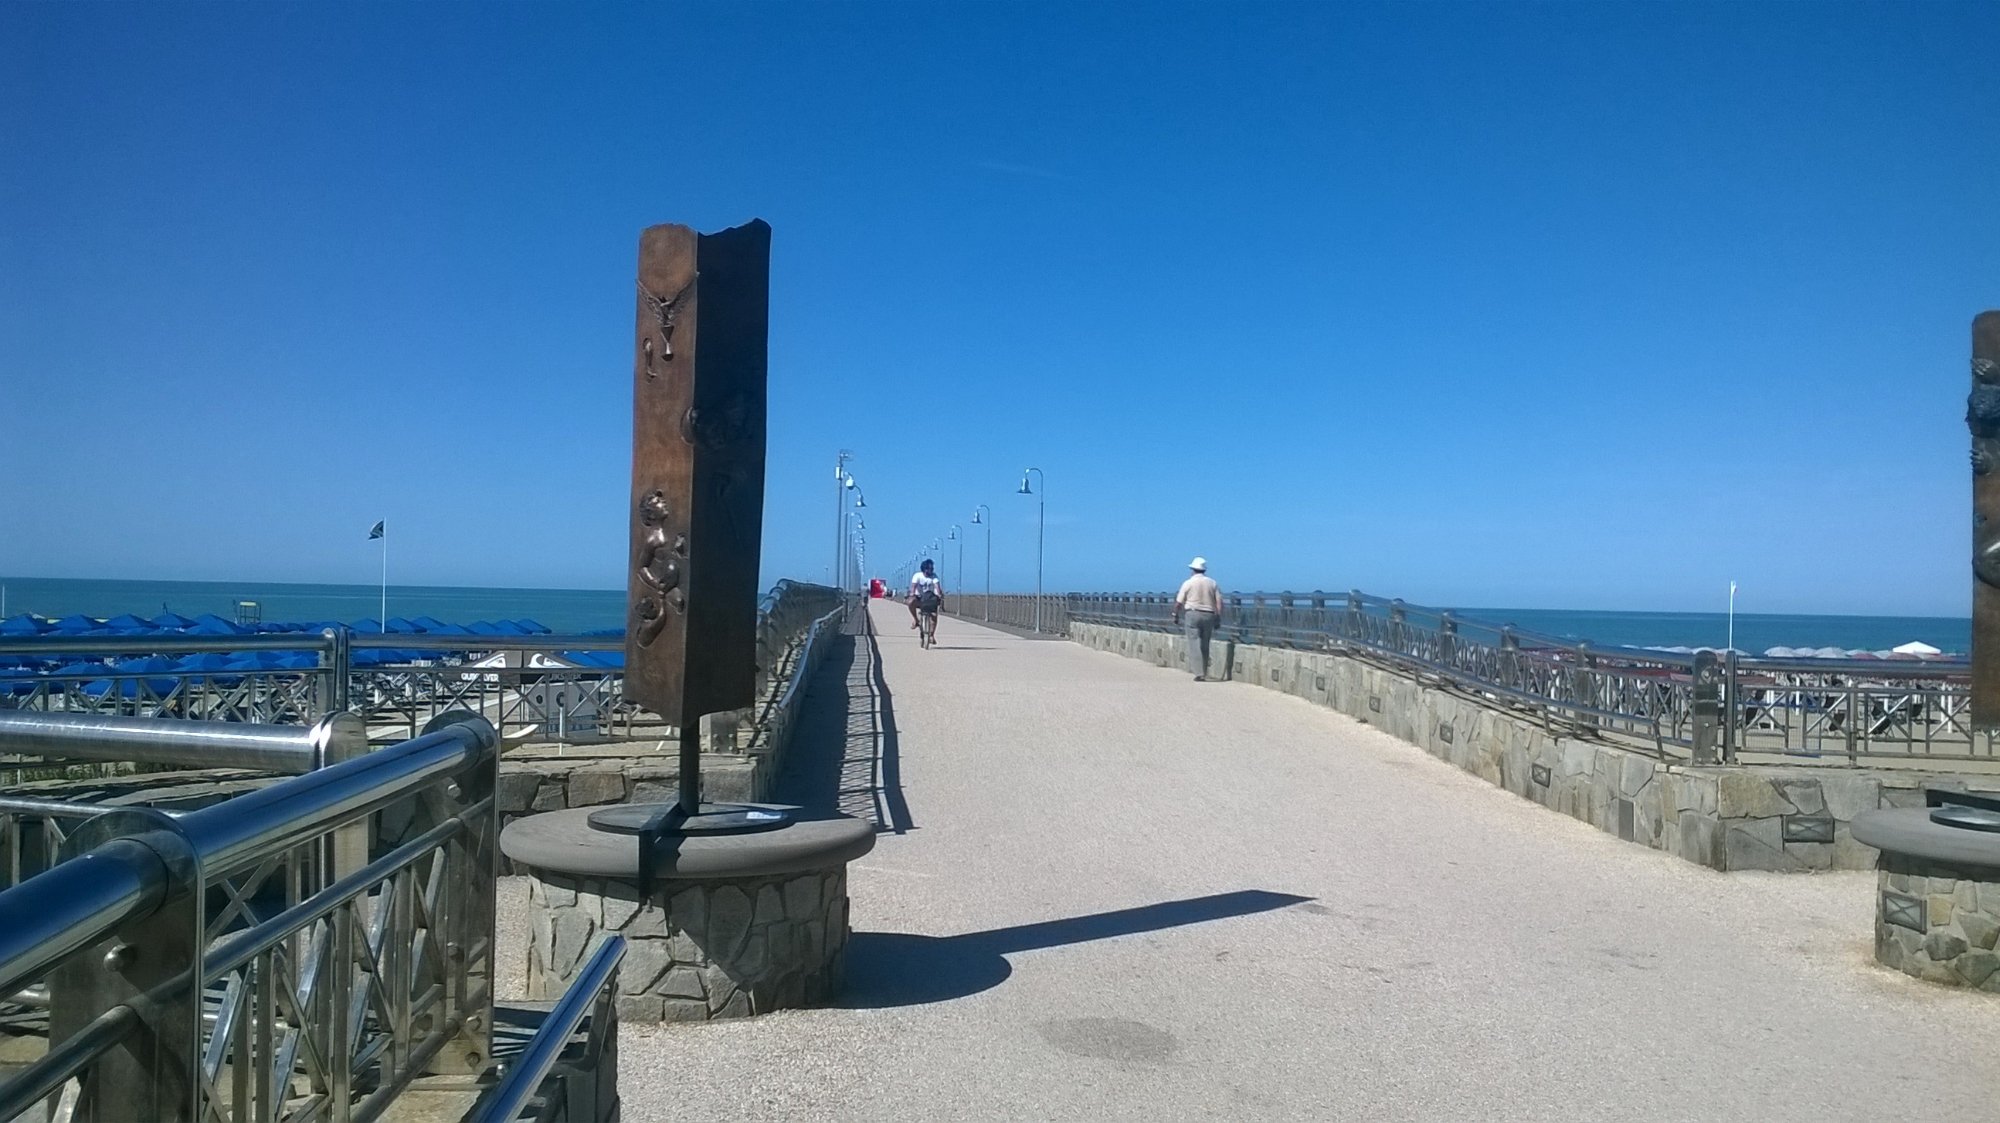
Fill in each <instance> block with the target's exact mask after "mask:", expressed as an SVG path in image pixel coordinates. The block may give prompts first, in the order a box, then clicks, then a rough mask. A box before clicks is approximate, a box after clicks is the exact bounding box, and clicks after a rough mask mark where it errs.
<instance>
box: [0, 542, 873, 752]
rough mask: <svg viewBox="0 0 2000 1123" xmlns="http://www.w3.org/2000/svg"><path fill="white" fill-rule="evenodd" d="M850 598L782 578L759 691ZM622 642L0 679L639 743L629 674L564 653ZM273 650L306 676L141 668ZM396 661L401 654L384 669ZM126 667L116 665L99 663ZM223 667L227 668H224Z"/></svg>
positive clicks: (249, 640) (108, 699)
mask: <svg viewBox="0 0 2000 1123" xmlns="http://www.w3.org/2000/svg"><path fill="white" fill-rule="evenodd" d="M839 601H840V593H839V591H838V590H835V589H831V588H827V587H825V586H820V585H812V584H807V583H804V582H796V581H789V580H788V581H780V582H778V583H777V585H775V586H773V587H772V589H771V591H770V592H768V593H767V594H765V595H764V597H763V598H762V599H761V600H760V602H759V604H758V610H757V616H758V653H759V656H758V665H759V668H760V671H759V684H758V687H759V689H758V693H759V695H760V696H761V695H763V694H764V693H765V692H766V689H765V688H766V685H767V683H766V680H767V678H768V676H769V674H770V673H772V670H773V668H776V667H777V666H778V665H779V664H780V663H782V661H783V660H784V658H785V655H786V653H787V651H788V650H789V648H790V647H791V646H793V645H795V644H797V643H798V642H800V641H801V640H802V639H803V637H804V634H805V632H806V630H807V629H808V628H809V627H810V626H811V624H812V621H813V620H815V619H817V618H819V617H820V616H823V615H825V613H826V611H827V610H828V608H830V607H831V606H833V605H835V604H838V603H839ZM624 650H625V640H624V637H623V636H619V635H610V636H605V635H546V636H475V635H456V634H453V635H445V634H424V633H404V632H389V633H380V632H354V631H350V630H348V629H345V628H333V629H327V630H325V631H323V632H319V633H316V634H309V633H278V634H265V635H243V636H144V635H136V636H119V637H84V636H56V635H45V636H26V637H0V657H12V658H15V659H28V660H33V661H36V662H39V663H42V664H51V663H55V662H57V661H58V660H59V659H62V658H63V657H72V656H73V657H76V658H78V659H82V660H85V661H84V662H81V663H76V664H67V665H63V666H54V667H51V666H46V665H45V666H43V667H41V668H40V669H36V670H32V671H29V670H23V669H16V668H8V669H5V670H0V712H4V711H7V710H19V711H30V712H43V713H65V714H97V715H103V716H116V717H138V718H155V717H172V718H186V719H193V720H198V721H228V722H243V723H254V724H263V725H301V724H310V723H311V722H312V721H314V720H315V719H316V718H318V717H320V716H322V715H325V714H328V713H333V712H339V711H346V712H350V713H353V714H355V715H357V716H359V717H360V718H361V720H362V721H363V722H364V723H365V724H366V725H367V726H368V728H369V731H370V737H371V739H372V740H373V741H374V742H375V743H376V744H389V743H393V742H395V741H398V740H404V739H407V738H409V737H414V736H416V735H417V731H418V730H419V729H421V728H422V727H423V725H424V724H425V723H426V722H428V721H429V720H430V719H431V718H433V717H435V716H436V715H437V714H439V713H444V712H447V711H450V710H459V709H463V710H470V711H472V712H474V713H478V714H481V715H483V716H484V717H486V719H487V720H488V721H491V722H492V723H493V724H494V725H495V726H497V727H499V728H501V729H502V730H504V731H506V732H507V733H508V734H509V736H510V737H513V736H515V735H518V734H521V733H524V732H527V731H530V730H532V731H534V733H535V734H536V737H537V739H541V740H561V741H577V740H585V741H587V740H600V739H606V738H608V737H611V736H618V735H623V736H626V737H630V736H635V735H639V734H638V731H637V730H636V729H635V725H636V724H637V723H639V722H641V721H644V720H648V719H646V718H645V716H644V714H643V712H642V711H640V710H638V709H637V708H636V707H633V706H630V705H628V704H627V703H626V702H625V698H624V683H625V675H624V671H623V669H622V668H621V667H618V666H576V665H571V664H573V663H576V662H579V661H578V660H573V659H565V658H563V656H564V655H575V654H583V655H586V656H588V655H592V654H598V653H611V652H616V653H621V654H622V653H623V651H624ZM224 653H228V654H231V655H243V654H261V655H263V656H265V657H267V658H269V659H271V660H273V661H288V662H292V663H299V664H303V665H299V666H264V667H251V666H243V665H238V666H234V667H228V666H220V665H218V666H214V667H208V668H204V669H186V668H167V667H159V668H154V669H145V668H143V667H140V668H137V669H134V668H135V661H136V660H139V659H140V658H141V657H146V656H168V655H193V656H204V655H206V656H218V655H221V654H224ZM384 653H389V658H388V659H386V660H385V659H384V658H383V657H382V656H383V654H384ZM107 658H115V659H116V663H115V664H114V663H106V662H101V661H98V660H102V659H107ZM211 662H214V663H217V664H220V663H222V662H223V661H222V660H220V659H214V660H211Z"/></svg>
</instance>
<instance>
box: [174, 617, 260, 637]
mask: <svg viewBox="0 0 2000 1123" xmlns="http://www.w3.org/2000/svg"><path fill="white" fill-rule="evenodd" d="M247 630H248V629H246V628H243V627H241V626H240V625H238V624H236V623H235V622H234V621H231V620H224V619H223V618H222V617H220V616H217V615H216V614H215V613H213V612H204V613H202V614H201V615H200V616H197V617H195V618H194V623H193V624H191V625H189V626H188V631H191V632H194V633H195V634H196V635H203V636H240V635H242V634H244V632H246V631H247Z"/></svg>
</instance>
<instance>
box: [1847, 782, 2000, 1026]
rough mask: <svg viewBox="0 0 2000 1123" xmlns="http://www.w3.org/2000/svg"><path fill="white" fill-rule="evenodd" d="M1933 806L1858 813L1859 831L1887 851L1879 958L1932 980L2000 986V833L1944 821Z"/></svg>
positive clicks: (1879, 903)
mask: <svg viewBox="0 0 2000 1123" xmlns="http://www.w3.org/2000/svg"><path fill="white" fill-rule="evenodd" d="M1930 811H1931V809H1930V808H1924V807H1910V808H1897V809H1894V810H1881V811H1867V812H1863V813H1862V814H1860V815H1857V816H1855V818H1854V828H1853V829H1854V837H1855V838H1856V839H1857V840H1859V841H1861V842H1865V843H1867V844H1868V845H1870V846H1873V847H1876V848H1877V849H1879V850H1880V851H1881V855H1880V857H1878V858H1877V859H1876V863H1875V868H1876V874H1875V881H1876V884H1875V959H1876V961H1877V962H1879V963H1881V964H1882V965H1883V966H1885V967H1894V968H1896V969H1897V970H1899V971H1901V972H1903V973H1904V974H1906V975H1914V976H1916V977H1917V978H1919V979H1926V980H1928V981H1930V982H1934V983H1943V984H1945V985H1947V986H1959V987H1973V988H1977V989H1979V990H1986V991H1994V992H2000V955H1996V954H1995V952H1994V941H1995V937H1996V936H2000V834H1989V833H1986V832H1983V831H1970V830H1964V829H1961V828H1955V827H1947V826H1941V825H1939V824H1937V823H1933V822H1931V821H1930Z"/></svg>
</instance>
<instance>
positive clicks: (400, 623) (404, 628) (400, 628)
mask: <svg viewBox="0 0 2000 1123" xmlns="http://www.w3.org/2000/svg"><path fill="white" fill-rule="evenodd" d="M389 630H390V631H392V632H400V633H402V634H404V635H413V634H415V633H417V632H421V631H423V629H422V628H419V627H417V626H416V625H415V624H412V623H410V622H409V621H408V620H405V619H403V618H402V617H401V616H391V617H389Z"/></svg>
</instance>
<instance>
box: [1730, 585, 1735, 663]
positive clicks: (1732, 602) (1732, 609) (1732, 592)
mask: <svg viewBox="0 0 2000 1123" xmlns="http://www.w3.org/2000/svg"><path fill="white" fill-rule="evenodd" d="M1729 650H1731V651H1734V650H1736V582H1734V581H1731V582H1730V583H1729Z"/></svg>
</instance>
